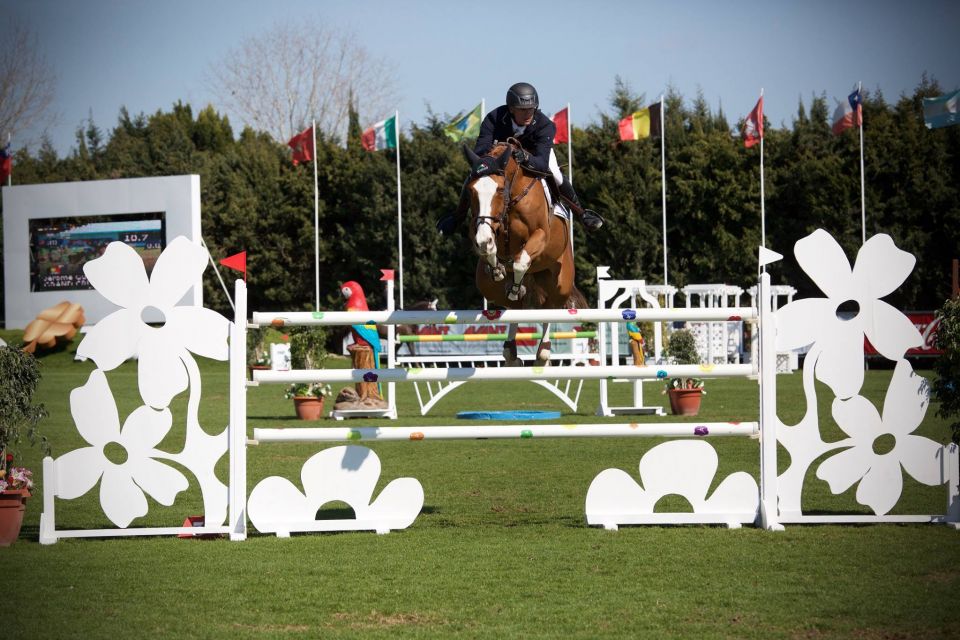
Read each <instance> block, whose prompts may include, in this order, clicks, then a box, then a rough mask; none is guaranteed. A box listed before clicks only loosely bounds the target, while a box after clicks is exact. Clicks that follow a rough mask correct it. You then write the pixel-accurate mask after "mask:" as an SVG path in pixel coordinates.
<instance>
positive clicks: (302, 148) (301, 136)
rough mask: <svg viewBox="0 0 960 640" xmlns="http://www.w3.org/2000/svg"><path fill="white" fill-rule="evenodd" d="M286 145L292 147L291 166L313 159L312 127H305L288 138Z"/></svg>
mask: <svg viewBox="0 0 960 640" xmlns="http://www.w3.org/2000/svg"><path fill="white" fill-rule="evenodd" d="M287 146H288V147H290V148H291V149H293V156H291V158H290V159H291V160H292V161H293V166H297V165H298V164H300V163H301V162H310V161H311V160H313V155H314V153H313V127H310V128H309V129H305V130H303V131H302V132H300V133H298V134H297V135H295V136H293V137H292V138H290V142H288V143H287Z"/></svg>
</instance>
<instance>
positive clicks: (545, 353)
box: [536, 344, 550, 367]
mask: <svg viewBox="0 0 960 640" xmlns="http://www.w3.org/2000/svg"><path fill="white" fill-rule="evenodd" d="M536 363H537V366H538V367H547V366H549V365H550V345H549V344H545V345H543V346H542V347H540V349H539V350H538V351H537V360H536Z"/></svg>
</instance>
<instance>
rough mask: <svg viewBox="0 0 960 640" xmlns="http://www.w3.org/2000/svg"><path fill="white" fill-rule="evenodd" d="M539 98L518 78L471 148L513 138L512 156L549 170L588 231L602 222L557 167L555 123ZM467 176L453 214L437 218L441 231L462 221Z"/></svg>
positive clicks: (486, 148) (467, 201) (485, 150)
mask: <svg viewBox="0 0 960 640" xmlns="http://www.w3.org/2000/svg"><path fill="white" fill-rule="evenodd" d="M539 107H540V99H539V97H538V96H537V90H536V89H534V88H533V85H531V84H528V83H526V82H518V83H517V84H515V85H513V86H512V87H510V88H509V89H508V90H507V103H506V104H505V105H503V106H500V107H497V108H496V109H494V110H493V111H491V112H490V113H488V114H487V117H486V118H484V120H483V124H481V125H480V135H479V137H478V138H477V144H476V146H475V147H474V152H475V153H476V154H477V155H479V156H482V155H484V154H485V153H488V152H489V151H490V149H492V148H493V145H494V142H496V141H501V142H504V141H506V140H507V138H516V139H517V140H518V141H519V142H520V145H521V147H522V148H521V149H519V150H518V151H517V153H516V154H515V156H516V157H517V161H518V162H519V163H520V165H521V166H523V167H526V168H530V169H532V170H534V171H536V172H539V173H550V174H552V175H553V179H554V180H555V181H556V184H557V187H558V189H559V190H560V197H561V198H562V199H563V200H564V201H565V202H566V203H567V205H568V207H569V208H570V210H571V211H573V213H574V214H575V215H576V216H577V218H578V219H579V220H580V222H582V223H583V226H584V227H586V229H587V231H595V230H596V229H599V228H600V227H601V226H602V225H603V218H601V217H600V216H599V215H598V214H597V213H596V212H595V211H591V210H590V209H584V208H583V207H581V206H580V200H579V199H578V198H577V193H576V192H575V191H574V190H573V185H572V184H570V181H569V180H567V178H566V176H564V175H563V173H562V172H561V171H560V165H558V164H557V156H556V155H555V154H554V152H553V138H554V135H556V133H557V127H556V125H554V124H553V121H552V120H550V118H548V117H547V116H546V115H544V113H543V112H542V111H540V109H539ZM469 182H470V178H467V181H466V182H464V183H463V188H462V189H461V190H460V203H459V204H458V205H457V210H456V211H455V212H454V213H453V215H447V216H444V217H443V218H440V220H438V221H437V230H438V231H439V232H440V233H443V234H449V233H452V232H453V230H454V229H455V228H456V227H457V226H459V225H460V223H461V222H463V220H464V218H466V216H467V211H468V210H469V209H470V190H469V188H468V186H467V185H468V184H469Z"/></svg>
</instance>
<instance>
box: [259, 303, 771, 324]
mask: <svg viewBox="0 0 960 640" xmlns="http://www.w3.org/2000/svg"><path fill="white" fill-rule="evenodd" d="M757 317H758V314H757V310H756V309H754V308H752V307H735V308H727V309H723V308H718V307H703V308H696V309H507V310H502V311H501V310H498V311H443V310H441V311H431V310H429V309H427V310H423V311H413V310H409V311H408V310H395V311H390V310H384V311H291V312H282V311H281V312H271V311H255V312H254V313H253V323H254V324H256V325H258V326H264V325H271V326H274V327H285V326H294V325H304V326H306V325H323V326H331V325H332V326H340V325H348V324H358V323H357V320H362V321H363V322H364V323H368V324H387V325H390V324H480V325H482V324H503V323H521V322H522V323H534V322H539V323H543V322H550V323H557V322H568V323H569V322H669V321H672V320H688V321H693V322H697V321H703V322H709V321H715V322H717V321H718V322H738V321H740V320H747V321H750V320H756V319H757Z"/></svg>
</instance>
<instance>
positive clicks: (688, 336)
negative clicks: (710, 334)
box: [667, 329, 700, 364]
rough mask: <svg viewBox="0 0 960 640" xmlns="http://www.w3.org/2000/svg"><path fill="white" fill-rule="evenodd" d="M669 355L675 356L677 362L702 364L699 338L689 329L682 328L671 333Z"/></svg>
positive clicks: (668, 345) (668, 346)
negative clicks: (698, 344)
mask: <svg viewBox="0 0 960 640" xmlns="http://www.w3.org/2000/svg"><path fill="white" fill-rule="evenodd" d="M667 355H668V356H670V357H671V358H673V359H674V361H676V363H677V364H700V354H699V353H697V339H696V338H694V337H693V334H692V333H690V331H689V330H688V329H680V330H678V331H674V332H673V333H671V334H670V342H669V343H668V344H667Z"/></svg>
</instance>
